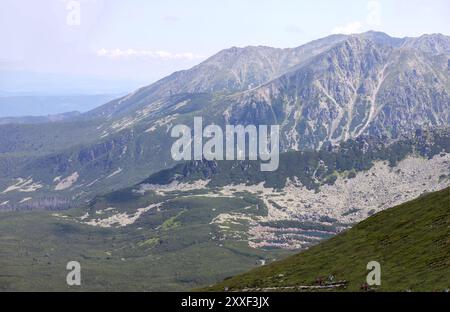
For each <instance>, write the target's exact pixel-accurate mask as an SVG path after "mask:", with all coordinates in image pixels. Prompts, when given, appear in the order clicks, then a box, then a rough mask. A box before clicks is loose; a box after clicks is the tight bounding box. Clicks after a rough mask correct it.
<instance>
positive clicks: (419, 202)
mask: <svg viewBox="0 0 450 312" xmlns="http://www.w3.org/2000/svg"><path fill="white" fill-rule="evenodd" d="M449 227H450V188H446V189H444V190H442V191H439V192H435V193H430V194H427V195H424V196H421V197H420V198H418V199H416V200H414V201H411V202H408V203H405V204H402V205H400V206H397V207H394V208H391V209H388V210H385V211H383V212H380V213H378V214H376V215H374V216H372V217H370V218H368V219H366V220H365V221H363V222H361V223H360V224H358V225H357V226H355V227H353V228H352V229H350V230H348V231H346V232H344V233H342V234H340V235H337V236H335V237H334V238H331V239H329V240H327V241H324V242H322V243H320V244H319V245H316V246H314V247H311V248H310V249H309V250H306V251H304V252H302V253H300V254H297V255H295V256H291V257H289V258H287V259H285V260H282V261H278V262H273V263H271V264H269V265H267V266H264V267H260V268H257V269H254V270H252V271H250V272H248V273H245V274H243V275H238V276H236V277H233V278H229V279H226V280H225V281H223V282H222V283H219V284H217V285H214V286H212V287H209V288H206V289H207V290H211V291H212V290H214V291H223V290H224V288H225V287H228V288H229V290H242V289H246V288H250V289H252V290H255V289H257V288H266V287H276V288H277V287H287V286H298V285H313V284H314V282H315V281H316V279H318V278H320V277H325V278H326V277H328V276H330V275H333V276H334V277H335V280H346V281H348V288H347V290H350V291H357V290H359V289H360V286H361V284H363V283H365V281H366V275H367V273H368V271H367V270H366V265H367V263H368V262H369V261H378V262H379V263H380V264H381V286H379V287H378V289H377V290H380V291H405V290H412V291H442V290H444V289H445V288H448V287H450V246H449V245H450V236H449ZM280 290H282V289H280Z"/></svg>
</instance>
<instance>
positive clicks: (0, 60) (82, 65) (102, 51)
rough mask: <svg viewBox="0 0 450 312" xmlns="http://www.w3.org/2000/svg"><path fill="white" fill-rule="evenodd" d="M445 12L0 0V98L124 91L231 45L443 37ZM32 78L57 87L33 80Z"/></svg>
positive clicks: (370, 1) (390, 6)
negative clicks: (371, 35) (82, 88)
mask: <svg viewBox="0 0 450 312" xmlns="http://www.w3.org/2000/svg"><path fill="white" fill-rule="evenodd" d="M449 12H450V1H448V0H428V1H423V0H340V1H335V0H328V1H325V0H314V1H310V0H308V1H306V0H220V1H219V0H190V1H188V0H165V1H160V0H158V1H156V0H127V1H123V0H39V1H36V0H1V1H0V38H1V41H2V43H1V49H0V75H1V76H0V92H1V91H3V92H7V91H14V90H13V89H14V88H17V86H18V85H20V83H22V85H21V87H22V89H26V88H30V89H33V87H34V88H37V89H39V88H44V89H45V88H50V87H53V88H59V87H60V85H61V84H64V82H66V81H71V82H72V83H73V81H89V82H90V83H89V85H90V86H91V88H94V87H95V88H98V87H99V86H100V85H101V86H103V87H105V85H108V86H110V88H117V89H121V88H122V89H123V88H132V87H134V86H136V87H137V86H139V85H146V84H149V83H151V82H153V81H156V80H157V79H160V78H162V77H164V76H166V75H168V74H170V73H172V72H174V71H176V70H181V69H186V68H190V67H192V66H193V65H195V64H198V63H199V62H201V61H202V60H204V59H206V58H207V57H209V56H211V55H213V54H215V53H217V52H218V51H220V50H222V49H225V48H229V47H232V46H248V45H267V46H272V47H280V48H286V47H296V46H299V45H301V44H304V43H307V42H309V41H311V40H314V39H318V38H321V37H325V36H327V35H330V34H333V33H359V32H363V31H367V30H378V31H383V32H386V33H388V34H389V35H391V36H396V37H405V36H420V35H422V34H425V33H443V34H446V35H450V18H448V14H449ZM30 73H31V74H30ZM41 74H45V75H46V76H45V77H47V78H48V77H49V76H51V77H57V78H53V79H54V80H58V81H59V84H55V83H54V81H53V84H52V83H50V84H49V85H46V84H45V83H42V81H44V80H45V79H41V80H42V81H41V84H39V83H38V81H37V80H39V77H41V76H40V75H41ZM49 74H51V75H49ZM30 77H31V78H30ZM33 77H34V78H33ZM74 77H76V78H74ZM33 79H35V80H33ZM36 79H37V80H36ZM74 84H76V83H74ZM76 87H77V86H75V85H74V86H73V88H76ZM87 89H89V87H87ZM22 91H26V90H22ZM122 91H124V90H117V92H122Z"/></svg>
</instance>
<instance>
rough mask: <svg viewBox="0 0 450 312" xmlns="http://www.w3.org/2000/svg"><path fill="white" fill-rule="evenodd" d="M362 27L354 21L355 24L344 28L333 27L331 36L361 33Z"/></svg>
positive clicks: (352, 23) (349, 24)
mask: <svg viewBox="0 0 450 312" xmlns="http://www.w3.org/2000/svg"><path fill="white" fill-rule="evenodd" d="M362 26H363V25H362V23H361V22H358V21H355V22H351V23H348V24H346V25H344V26H339V27H334V28H333V30H332V31H331V32H332V33H333V34H344V35H350V34H355V33H358V32H361V29H362Z"/></svg>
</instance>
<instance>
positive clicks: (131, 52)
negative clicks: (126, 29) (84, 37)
mask: <svg viewBox="0 0 450 312" xmlns="http://www.w3.org/2000/svg"><path fill="white" fill-rule="evenodd" d="M96 54H97V56H100V57H107V58H110V59H124V58H148V59H160V60H166V61H169V60H196V59H203V58H205V57H204V56H203V55H199V54H195V53H192V52H183V53H172V52H167V51H151V50H135V49H124V50H122V49H100V50H98V51H97V53H96Z"/></svg>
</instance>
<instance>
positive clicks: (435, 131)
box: [0, 32, 450, 290]
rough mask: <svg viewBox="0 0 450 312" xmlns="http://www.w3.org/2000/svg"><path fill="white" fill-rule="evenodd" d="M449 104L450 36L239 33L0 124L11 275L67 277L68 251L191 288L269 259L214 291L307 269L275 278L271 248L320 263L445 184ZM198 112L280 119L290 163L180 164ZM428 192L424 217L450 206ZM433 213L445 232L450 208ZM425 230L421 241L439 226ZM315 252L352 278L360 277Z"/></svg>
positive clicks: (96, 277)
mask: <svg viewBox="0 0 450 312" xmlns="http://www.w3.org/2000/svg"><path fill="white" fill-rule="evenodd" d="M449 104H450V37H448V36H444V35H440V34H433V35H424V36H421V37H418V38H393V37H390V36H388V35H386V34H384V33H379V32H367V33H363V34H357V35H348V36H347V35H333V36H329V37H326V38H322V39H319V40H316V41H313V42H310V43H307V44H305V45H302V46H300V47H297V48H289V49H277V48H270V47H262V46H257V47H255V46H250V47H244V48H236V47H233V48H230V49H226V50H223V51H220V52H219V53H217V54H216V55H213V56H212V57H210V58H209V59H207V60H205V61H204V62H202V63H200V64H199V65H197V66H195V67H193V68H191V69H189V70H184V71H180V72H175V73H173V74H172V75H170V76H168V77H165V78H163V79H161V80H160V81H157V82H155V83H153V84H151V85H149V86H147V87H144V88H141V89H138V90H136V91H134V92H132V93H130V94H128V95H126V96H124V97H121V98H118V99H115V100H112V101H110V102H108V103H106V104H104V105H101V106H99V107H97V108H95V109H93V110H91V111H88V112H85V113H82V114H64V115H63V116H53V117H51V116H50V117H43V118H37V117H36V118H20V119H13V120H6V121H5V122H4V123H3V124H2V122H0V172H1V173H2V175H1V176H0V211H1V214H2V218H1V220H0V288H1V289H6V290H61V289H65V288H66V287H67V285H66V284H65V279H63V278H60V275H61V274H62V273H61V272H60V271H59V270H60V269H61V268H64V267H65V265H66V263H67V261H68V259H70V260H77V261H80V262H82V266H83V271H84V272H86V273H87V274H86V275H85V276H86V278H84V279H83V290H188V289H192V288H196V287H204V286H207V285H211V284H214V283H217V282H219V281H221V280H223V279H224V278H226V277H228V276H233V275H236V274H239V273H243V272H245V271H247V270H249V269H252V268H255V267H258V266H263V268H262V269H261V270H262V271H256V273H255V276H256V277H254V278H253V277H251V276H250V277H249V279H247V277H245V278H244V279H241V277H237V278H235V279H232V280H228V281H230V283H228V282H224V283H223V284H220V285H219V286H217V287H218V288H217V289H223V287H224V286H227V287H232V288H233V289H234V288H236V287H250V288H251V287H266V286H267V287H272V286H273V285H275V284H276V286H277V287H278V286H280V287H282V286H286V285H287V286H289V287H290V286H293V284H292V283H296V284H298V283H300V282H302V283H303V282H305V277H304V276H306V275H298V276H299V279H298V280H294V277H297V275H296V274H294V273H295V272H294V273H293V274H291V273H292V272H291V271H289V272H290V273H289V274H290V276H292V279H290V280H289V282H292V283H290V284H289V283H288V282H287V281H285V283H284V284H283V283H282V282H281V281H280V283H275V284H274V283H272V282H270V281H272V280H270V278H272V277H273V276H269V275H270V274H269V275H267V274H266V273H267V270H268V271H270V270H272V268H274V270H277V272H278V271H280V273H279V274H284V273H283V272H282V271H283V270H284V267H283V266H282V269H278V268H279V266H278V264H276V263H274V264H273V266H272V265H270V263H272V262H274V261H277V260H280V259H282V258H285V257H286V256H288V255H293V254H295V253H297V252H299V251H304V250H307V249H308V251H306V252H307V255H308V253H309V254H312V255H313V256H312V257H311V259H312V260H311V261H312V262H313V263H319V264H320V263H324V262H321V261H322V260H321V261H316V260H315V259H317V257H319V258H320V257H321V255H323V253H320V252H319V253H316V252H315V251H314V250H316V251H317V250H319V251H320V250H322V247H320V246H322V245H318V244H319V243H320V242H322V241H324V240H325V242H324V244H325V246H331V247H329V249H328V250H332V251H334V250H337V245H339V244H338V243H339V242H343V243H342V244H343V245H345V247H346V248H347V249H345V250H344V251H343V254H345V252H347V254H349V253H351V252H354V251H355V250H353V249H351V248H350V249H349V247H348V246H349V245H351V244H350V243H349V242H348V241H345V238H346V237H349V236H350V237H356V239H359V240H363V238H362V236H361V235H362V234H361V231H360V229H361V227H364V226H365V225H364V224H369V226H370V227H371V228H372V227H374V226H376V225H378V224H381V225H383V230H386V231H389V232H392V233H394V234H395V235H397V234H398V233H397V232H396V231H395V230H396V229H397V227H398V226H399V225H398V224H394V223H395V222H394V221H398V220H397V218H400V219H399V220H400V221H401V220H403V219H405V220H407V221H408V222H413V221H411V218H409V217H408V212H407V211H406V210H407V209H406V208H405V209H400V208H394V210H391V211H394V212H395V211H400V212H401V213H398V214H397V213H393V214H392V213H390V212H389V210H387V211H385V210H386V209H389V208H391V207H394V206H397V205H401V204H403V203H405V202H408V201H411V200H414V199H416V198H418V197H421V196H424V195H425V194H427V193H430V192H437V191H440V190H443V189H445V188H447V187H448V186H449V184H450V128H449V124H450V105H449ZM197 116H201V117H203V124H204V125H207V124H216V125H219V126H224V125H227V124H232V125H274V124H275V125H279V126H280V130H281V131H280V146H281V154H280V163H279V167H278V170H276V171H274V172H262V171H260V164H261V162H260V161H258V160H256V161H253V160H238V161H220V160H214V161H207V160H194V161H184V162H175V161H174V160H173V159H172V157H171V154H170V150H171V146H172V144H173V142H174V141H175V139H174V138H171V136H170V130H171V129H172V127H173V126H175V125H178V124H184V125H188V126H192V124H193V120H194V117H197ZM440 194H441V195H439V196H440V197H439V200H438V202H439V203H441V202H442V201H443V200H442V198H443V197H442V194H444V193H440ZM424 198H428V199H430V198H431V197H424ZM431 200H432V201H433V202H436V200H435V199H434V197H433V198H431ZM416 203H417V202H416ZM418 203H419V204H413V205H412V206H414V207H413V208H411V209H413V210H408V211H413V213H414V214H413V215H414V216H415V217H417V221H414V222H417V224H419V223H420V224H422V225H424V228H426V226H428V225H429V223H427V222H428V220H429V217H430V218H431V217H433V218H434V217H436V216H437V213H439V216H438V217H439V218H441V217H442V216H441V215H442V213H441V210H442V207H441V206H439V207H437V206H436V205H434V204H433V205H432V206H429V207H430V210H429V211H428V210H426V207H428V206H427V205H426V203H424V201H423V200H419V201H418ZM422 204H423V207H425V208H423V209H425V210H426V211H424V212H423V213H421V211H420V207H419V206H421V205H422ZM407 206H410V205H407ZM447 210H448V209H447ZM383 211H385V212H383ZM435 212H436V214H435ZM444 213H445V211H444ZM374 215H375V216H374ZM413 215H411V216H413ZM372 216H373V217H372ZM383 216H392V218H393V220H387V219H389V218H387V217H386V218H384V217H383ZM367 218H369V219H368V220H367V222H368V223H364V222H366V221H364V220H366V219H367ZM444 218H445V216H444ZM372 220H375V221H372ZM377 220H378V221H379V222H378V221H377ZM400 221H399V222H400ZM360 222H362V223H360ZM392 222H394V223H392ZM414 222H413V223H414ZM358 223H359V225H356V224H358ZM414 224H415V223H414ZM355 225H356V227H355V228H354V230H352V229H351V228H352V227H354V226H355ZM432 225H439V228H438V231H439V232H436V233H438V234H439V235H440V234H441V233H442V231H443V227H442V224H441V223H439V224H437V223H432ZM352 231H353V232H352ZM424 231H425V230H424ZM431 232H433V231H431ZM345 233H350V234H345ZM352 233H356V234H355V235H353V234H352ZM364 233H365V232H364ZM404 233H406V234H408V235H409V234H410V233H409V232H408V233H407V232H404ZM420 233H424V232H420ZM436 233H435V234H436ZM406 234H405V235H406ZM336 235H337V237H336V239H334V240H333V239H332V237H334V236H336ZM379 235H381V234H379V233H378V234H377V232H375V234H373V236H370V237H369V238H370V239H369V240H368V241H369V242H377V239H378V238H379ZM386 235H389V233H386ZM398 235H400V236H401V235H403V234H402V233H400V234H398ZM414 235H416V234H414ZM417 235H418V234H417ZM417 235H416V236H411V237H413V238H414V242H417V244H419V245H420V246H423V244H430V243H431V244H433V243H434V242H435V241H434V240H433V238H434V236H433V235H434V234H433V235H428V236H427V235H423V240H420V237H418V236H417ZM436 235H437V234H436ZM342 237H344V241H343V238H342ZM335 242H338V243H337V245H333V244H334V243H335ZM439 243H442V242H441V241H439ZM316 245H318V247H314V246H316ZM394 245H395V244H394ZM395 246H397V245H395ZM408 246H409V247H408V248H410V245H408ZM350 247H351V246H350ZM314 248H315V249H314ZM327 248H328V247H327ZM408 248H406V249H402V250H403V251H404V252H405V254H406V253H407V252H410V251H411V252H412V251H413V250H412V249H408ZM325 249H326V248H325ZM309 250H311V251H309ZM358 250H359V249H358ZM364 250H366V249H364ZM390 250H392V249H390ZM359 251H361V250H359ZM422 251H425V249H420V250H419V251H418V252H419V253H421V252H422ZM325 254H326V255H327V256H328V255H329V252H326V253H325ZM367 254H368V252H366V251H364V255H367ZM379 255H381V256H383V257H384V258H385V256H384V254H379ZM433 255H434V254H433ZM435 255H437V256H440V255H441V254H439V253H436V254H435ZM437 256H436V257H437ZM300 257H303V256H300ZM307 257H308V256H307ZM315 257H316V258H315ZM399 257H400V256H399ZM384 258H383V259H384ZM290 259H297V258H290ZM308 259H310V258H308ZM327 259H329V257H328V258H327ZM364 259H365V258H364ZM325 260H326V259H325ZM325 260H324V261H325ZM422 260H423V259H422V258H421V260H420V261H422ZM434 260H436V259H434ZM434 260H433V261H432V262H430V265H435V264H436V265H442V262H439V261H437V260H436V261H434ZM438 260H439V259H438ZM286 261H287V262H285V263H291V262H292V263H293V264H292V266H291V265H290V268H291V267H292V270H293V271H295V270H297V266H296V265H297V262H296V260H295V261H291V260H289V258H288V260H286ZM301 261H303V260H301ZM302 263H304V262H302ZM305 263H306V262H305ZM340 263H346V262H345V261H343V262H342V261H341V262H340ZM307 264H308V263H307ZM310 264H311V263H309V264H308V265H310ZM266 265H268V266H267V268H268V269H267V270H266ZM444 265H445V264H444ZM308 267H310V266H308ZM311 267H312V268H313V269H314V270H312V271H311V274H315V275H320V274H329V273H335V274H337V275H338V278H343V279H346V280H347V281H349V282H350V284H349V287H350V288H351V289H355V287H357V286H355V285H357V284H355V283H358V282H359V281H360V279H359V276H358V277H357V278H356V277H355V275H352V274H350V273H349V272H347V271H345V270H341V269H339V267H333V270H334V271H336V272H334V271H333V272H328V271H330V270H331V269H330V270H328V271H326V272H325V271H323V270H319V269H318V268H317V267H314V266H311ZM418 267H420V268H421V269H423V266H418ZM186 268H189V270H187V269H186ZM3 271H4V272H3ZM261 272H262V273H261ZM421 272H422V271H421ZM436 272H438V271H436ZM439 272H440V271H439ZM260 273H261V274H260ZM269 273H270V272H269ZM338 273H339V274H338ZM251 274H253V273H251ZM311 274H310V275H311ZM358 274H359V273H358ZM433 274H434V273H433ZM310 275H307V276H306V277H307V278H309V277H311V276H310ZM246 276H249V275H246ZM260 276H264V279H263V280H262V283H260V284H257V283H254V282H253V281H254V280H255V279H258V278H259V277H260ZM268 276H269V277H268ZM414 276H416V275H414ZM433 276H435V275H433ZM269 280H270V281H269ZM436 280H438V279H436ZM235 281H236V283H235V284H234V282H235ZM247 281H251V283H247ZM277 281H278V280H277ZM390 282H391V281H390ZM441 284H442V283H441V281H440V280H439V286H442V285H443V284H442V285H441ZM390 285H392V283H391V284H390ZM411 285H412V286H414V287H415V286H417V285H415V284H413V283H412V282H411V283H410V282H408V283H403V284H401V287H412V286H411ZM436 285H438V284H436ZM213 289H216V288H213ZM389 289H397V288H395V287H391V288H389ZM427 289H428V288H427Z"/></svg>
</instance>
